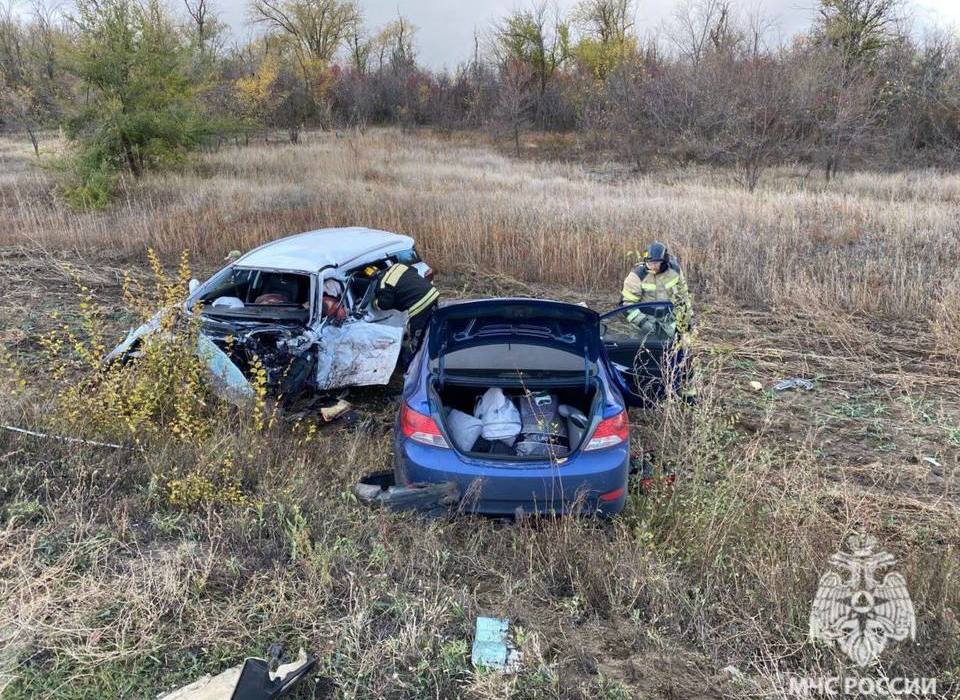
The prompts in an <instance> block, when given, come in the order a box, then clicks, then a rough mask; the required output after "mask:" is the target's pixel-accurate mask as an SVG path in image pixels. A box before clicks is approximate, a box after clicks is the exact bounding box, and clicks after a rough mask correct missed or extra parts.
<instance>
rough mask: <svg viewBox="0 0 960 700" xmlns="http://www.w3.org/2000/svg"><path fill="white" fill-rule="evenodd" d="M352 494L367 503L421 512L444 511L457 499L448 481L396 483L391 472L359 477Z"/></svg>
mask: <svg viewBox="0 0 960 700" xmlns="http://www.w3.org/2000/svg"><path fill="white" fill-rule="evenodd" d="M353 493H354V494H355V495H356V497H357V498H358V499H360V501H361V502H363V503H365V504H367V505H368V506H377V505H380V506H385V507H387V508H389V509H390V510H393V511H416V512H418V513H422V514H425V515H441V514H443V513H447V512H448V511H449V510H450V509H451V508H452V507H453V506H455V505H456V504H457V503H459V501H460V490H459V489H458V488H457V485H456V484H455V483H454V482H452V481H445V482H442V483H439V484H410V485H409V486H398V485H397V484H396V479H395V477H394V475H393V472H392V471H382V472H374V473H373V474H369V475H367V476H365V477H363V478H362V479H361V480H360V481H359V482H358V483H357V484H355V485H354V487H353Z"/></svg>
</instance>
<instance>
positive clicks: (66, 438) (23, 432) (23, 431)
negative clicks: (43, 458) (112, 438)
mask: <svg viewBox="0 0 960 700" xmlns="http://www.w3.org/2000/svg"><path fill="white" fill-rule="evenodd" d="M3 429H4V430H9V431H10V432H11V433H20V434H21V435H30V436H31V437H39V438H46V439H48V440H56V441H58V442H70V443H74V444H78V445H92V446H93V447H112V448H113V449H115V450H125V449H127V448H126V447H125V446H123V445H117V444H116V443H113V442H99V441H97V440H85V439H83V438H77V437H69V436H67V435H51V434H50V433H38V432H36V431H35V430H27V429H26V428H18V427H16V426H15V425H4V426H3Z"/></svg>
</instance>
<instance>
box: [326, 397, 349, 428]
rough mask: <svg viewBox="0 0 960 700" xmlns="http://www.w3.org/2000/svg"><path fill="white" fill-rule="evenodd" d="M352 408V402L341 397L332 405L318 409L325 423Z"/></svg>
mask: <svg viewBox="0 0 960 700" xmlns="http://www.w3.org/2000/svg"><path fill="white" fill-rule="evenodd" d="M352 408H353V404H351V403H350V402H349V401H345V400H343V399H338V400H337V402H336V403H335V404H333V405H332V406H323V407H322V408H321V409H320V417H321V418H323V420H324V421H325V422H326V423H330V422H332V421H335V420H337V418H340V417H342V416H343V415H344V414H346V413H347V412H348V411H350V410H351V409H352Z"/></svg>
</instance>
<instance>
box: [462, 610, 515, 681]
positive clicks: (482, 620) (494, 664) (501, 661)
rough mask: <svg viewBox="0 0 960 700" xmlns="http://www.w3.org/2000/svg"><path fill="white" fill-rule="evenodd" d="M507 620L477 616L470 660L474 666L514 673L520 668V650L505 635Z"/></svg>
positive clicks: (507, 625)
mask: <svg viewBox="0 0 960 700" xmlns="http://www.w3.org/2000/svg"><path fill="white" fill-rule="evenodd" d="M509 629H510V621H509V620H501V619H499V618H496V617H478V618H477V628H476V632H475V634H474V638H473V650H472V653H471V655H470V661H471V662H472V663H473V665H474V667H475V668H489V669H494V670H496V671H502V672H504V673H515V672H516V671H517V670H518V669H519V668H520V652H519V651H518V650H517V649H516V648H514V646H513V644H512V643H511V642H510V640H509V639H508V637H507V632H508V631H509Z"/></svg>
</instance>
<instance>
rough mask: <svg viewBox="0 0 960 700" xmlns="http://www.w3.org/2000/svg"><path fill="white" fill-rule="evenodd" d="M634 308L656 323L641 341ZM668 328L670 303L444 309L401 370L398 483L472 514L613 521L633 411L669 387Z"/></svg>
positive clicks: (525, 303) (671, 349) (623, 485)
mask: <svg viewBox="0 0 960 700" xmlns="http://www.w3.org/2000/svg"><path fill="white" fill-rule="evenodd" d="M634 309H640V310H641V311H642V312H643V313H644V314H645V315H647V316H649V317H650V318H651V319H652V320H653V321H654V323H652V324H647V325H646V326H645V328H647V329H650V328H653V329H654V331H652V332H651V331H650V330H647V331H646V335H645V336H644V337H642V338H641V337H638V336H639V331H638V329H637V326H634V325H632V324H629V323H628V322H627V321H626V318H625V317H626V313H627V312H629V311H632V310H634ZM671 320H672V306H671V305H670V304H669V303H654V304H634V305H631V306H625V307H620V308H618V309H615V310H614V311H613V312H610V313H608V314H605V315H600V314H598V313H597V312H596V311H593V310H591V309H588V308H586V307H583V306H578V305H575V304H568V303H564V302H558V301H547V300H542V299H482V300H475V301H458V302H450V303H446V304H443V305H441V307H440V308H439V309H437V311H436V312H435V313H434V317H433V319H432V321H431V325H430V328H429V331H428V337H427V339H426V341H425V342H424V344H423V347H422V348H421V350H420V352H419V354H418V355H417V357H416V358H415V359H414V362H413V364H412V365H411V366H410V369H409V371H408V373H407V375H406V381H405V384H404V389H403V397H402V401H401V404H400V411H399V415H398V417H397V424H396V431H395V452H394V455H395V461H394V475H395V478H396V482H397V484H399V485H405V486H410V485H416V484H431V483H432V484H437V483H447V484H454V485H455V486H456V489H457V491H458V493H459V494H460V503H461V507H462V508H463V509H464V510H467V511H470V512H478V513H487V514H494V515H511V514H517V513H527V514H537V513H542V514H545V513H571V512H576V513H598V514H602V515H614V514H616V513H618V512H620V511H621V510H622V509H623V507H624V504H625V502H626V496H627V479H628V475H629V469H630V435H629V419H628V413H627V408H628V407H630V406H642V405H648V404H649V403H650V402H653V401H656V400H658V399H659V398H662V396H663V395H664V393H665V387H666V386H669V385H670V383H671V380H669V379H666V380H665V379H664V377H666V376H668V374H669V372H670V371H671V368H674V367H676V366H677V363H678V356H677V353H676V352H675V345H674V343H673V330H672V327H671ZM491 407H492V409H491ZM484 411H486V413H484Z"/></svg>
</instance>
